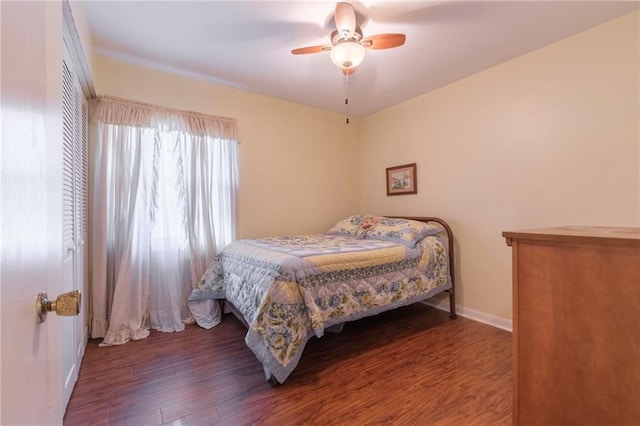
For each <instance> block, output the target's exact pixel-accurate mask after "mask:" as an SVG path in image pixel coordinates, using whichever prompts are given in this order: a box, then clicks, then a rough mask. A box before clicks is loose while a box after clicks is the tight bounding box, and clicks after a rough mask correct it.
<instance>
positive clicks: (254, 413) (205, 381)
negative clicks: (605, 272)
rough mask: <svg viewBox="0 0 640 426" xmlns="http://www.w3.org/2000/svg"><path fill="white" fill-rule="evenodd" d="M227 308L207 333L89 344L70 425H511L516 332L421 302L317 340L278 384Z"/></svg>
mask: <svg viewBox="0 0 640 426" xmlns="http://www.w3.org/2000/svg"><path fill="white" fill-rule="evenodd" d="M244 335H245V329H244V327H243V326H242V325H241V324H240V322H239V321H238V320H237V319H236V318H235V317H233V316H231V315H226V316H225V318H224V320H223V322H222V324H220V325H219V326H217V327H215V328H213V329H211V330H204V329H201V328H200V327H198V326H187V329H186V330H185V331H184V332H181V333H161V332H154V331H152V332H151V335H150V336H149V338H147V339H144V340H140V341H136V342H129V343H127V344H126V345H123V346H114V347H105V348H100V347H98V343H99V341H98V340H91V341H90V342H89V345H88V347H87V351H86V354H85V357H84V360H83V363H82V367H81V369H80V377H79V379H78V383H77V384H76V387H75V389H74V391H73V394H72V396H71V401H70V402H69V405H68V407H67V412H66V415H65V419H64V424H65V425H67V426H72V425H83V426H86V425H132V426H133V425H136V426H137V425H163V424H169V425H175V426H187V425H198V426H200V425H248V424H257V425H294V424H305V425H307V424H308V425H313V424H321V425H363V424H385V425H386V424H389V425H465V426H466V425H507V424H511V413H512V407H511V406H512V401H511V399H512V379H511V356H512V355H511V333H509V332H507V331H504V330H500V329H497V328H494V327H490V326H487V325H485V324H481V323H478V322H475V321H472V320H469V319H466V318H462V317H460V318H458V319H456V320H451V319H449V317H448V313H446V312H443V311H440V310H437V309H434V308H431V307H428V306H426V305H424V304H419V303H418V304H414V305H411V306H408V307H405V308H400V309H396V310H394V311H390V312H386V313H383V314H380V315H378V316H376V317H372V318H366V319H363V320H360V321H355V322H351V323H348V324H346V325H345V328H344V330H343V331H342V333H327V334H326V335H325V336H324V337H322V338H321V339H316V338H312V339H311V340H310V341H309V343H308V344H307V347H306V349H305V351H304V354H303V356H302V359H301V360H300V363H299V364H298V367H297V368H296V369H295V370H294V371H293V373H292V374H291V375H290V376H289V378H288V379H287V381H286V382H285V384H284V385H282V386H279V387H277V388H271V387H269V385H267V384H266V382H265V381H264V374H263V372H262V365H261V364H260V363H259V362H258V361H257V360H256V358H255V357H254V356H253V353H252V352H251V350H250V349H249V348H248V347H247V346H246V345H245V343H244Z"/></svg>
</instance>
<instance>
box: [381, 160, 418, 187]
mask: <svg viewBox="0 0 640 426" xmlns="http://www.w3.org/2000/svg"><path fill="white" fill-rule="evenodd" d="M417 193H418V181H417V177H416V163H412V164H404V165H402V166H395V167H387V195H403V194H417Z"/></svg>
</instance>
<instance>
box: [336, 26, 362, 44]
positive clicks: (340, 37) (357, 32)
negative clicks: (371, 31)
mask: <svg viewBox="0 0 640 426" xmlns="http://www.w3.org/2000/svg"><path fill="white" fill-rule="evenodd" d="M347 40H353V41H355V42H356V43H359V42H360V40H362V30H361V29H360V27H359V26H357V25H356V28H355V30H353V37H351V38H350V39H346V38H344V37H343V35H342V34H340V32H339V31H338V30H335V31H334V32H332V33H331V44H333V45H334V46H335V45H336V44H338V43H340V42H341V41H347Z"/></svg>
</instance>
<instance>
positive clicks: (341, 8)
mask: <svg viewBox="0 0 640 426" xmlns="http://www.w3.org/2000/svg"><path fill="white" fill-rule="evenodd" d="M335 19H336V29H337V30H338V33H339V34H340V35H341V36H342V37H343V38H345V39H349V38H352V37H353V34H354V33H355V30H356V13H355V11H354V10H353V6H351V4H349V3H345V2H339V3H338V4H336V13H335Z"/></svg>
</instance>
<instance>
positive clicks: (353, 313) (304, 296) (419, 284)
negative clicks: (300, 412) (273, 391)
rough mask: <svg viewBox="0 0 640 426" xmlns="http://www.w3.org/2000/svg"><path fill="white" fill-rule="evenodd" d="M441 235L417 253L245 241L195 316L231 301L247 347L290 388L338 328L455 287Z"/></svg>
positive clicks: (210, 281) (196, 301)
mask: <svg viewBox="0 0 640 426" xmlns="http://www.w3.org/2000/svg"><path fill="white" fill-rule="evenodd" d="M443 241H444V240H443V239H441V237H440V236H429V237H425V238H423V239H422V240H421V241H420V242H419V243H418V244H416V246H415V247H414V248H409V247H407V246H405V245H402V244H397V243H395V242H390V241H382V240H372V239H370V240H364V239H357V238H353V237H349V236H338V235H328V234H316V235H303V236H296V237H274V238H264V239H254V240H240V241H236V242H234V243H232V244H230V245H229V246H227V247H226V248H225V249H224V250H223V251H222V253H220V254H219V255H218V256H217V257H216V258H215V259H214V260H213V261H212V262H211V264H210V265H209V267H208V268H207V270H206V272H205V273H204V275H203V277H202V279H201V280H200V281H199V282H198V283H196V284H195V286H194V289H193V292H192V293H191V295H190V297H189V307H190V308H191V310H192V311H193V312H194V317H195V318H196V320H197V318H198V317H199V315H196V313H197V312H198V310H201V309H207V306H211V304H210V303H209V304H207V303H206V302H210V299H221V298H226V299H228V300H229V301H230V302H231V303H233V304H234V305H235V306H236V307H237V308H238V309H239V310H240V312H242V314H243V315H244V317H245V319H246V321H247V323H248V324H249V326H250V328H249V330H248V332H247V335H246V337H245V341H246V343H247V345H248V346H249V347H250V348H251V350H252V351H253V352H254V354H255V355H256V357H257V358H258V359H259V360H260V361H261V362H262V363H263V365H264V366H265V368H266V369H268V370H269V372H270V373H271V374H272V375H273V376H274V377H275V378H276V379H277V380H278V382H280V383H283V382H284V381H285V379H286V378H287V377H288V376H289V374H290V373H291V371H293V369H294V368H295V366H296V365H297V363H298V361H299V359H300V356H301V355H302V351H303V349H304V346H305V344H306V342H307V341H308V340H309V338H311V337H312V336H313V335H315V336H317V337H321V336H322V335H323V334H324V330H325V329H326V328H327V327H330V326H332V325H336V324H340V323H344V322H346V321H352V320H356V319H359V318H363V317H366V316H370V315H375V314H377V313H380V312H383V311H386V310H389V309H393V308H396V307H399V306H404V305H408V304H411V303H414V302H417V301H419V300H422V299H426V298H428V297H431V296H433V295H435V294H437V293H439V292H441V291H444V290H447V289H449V288H451V280H450V275H449V262H448V258H447V250H446V247H445V245H444V243H443Z"/></svg>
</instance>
